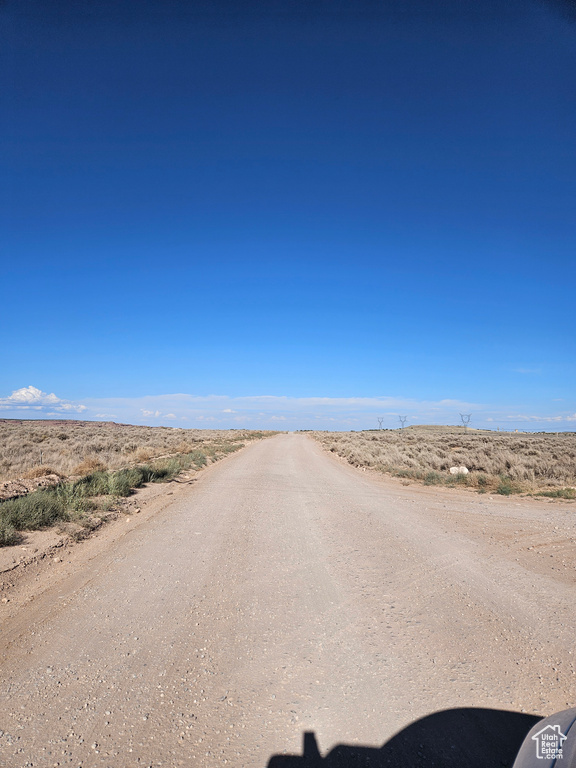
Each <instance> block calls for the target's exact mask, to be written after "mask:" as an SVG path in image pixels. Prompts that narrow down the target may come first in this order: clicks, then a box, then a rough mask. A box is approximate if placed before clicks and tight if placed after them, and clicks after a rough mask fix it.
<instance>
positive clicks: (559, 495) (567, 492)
mask: <svg viewBox="0 0 576 768" xmlns="http://www.w3.org/2000/svg"><path fill="white" fill-rule="evenodd" d="M538 496H549V497H550V498H552V499H576V488H556V489H555V490H553V491H540V493H539V494H538Z"/></svg>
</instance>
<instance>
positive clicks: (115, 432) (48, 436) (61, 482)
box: [0, 421, 275, 546]
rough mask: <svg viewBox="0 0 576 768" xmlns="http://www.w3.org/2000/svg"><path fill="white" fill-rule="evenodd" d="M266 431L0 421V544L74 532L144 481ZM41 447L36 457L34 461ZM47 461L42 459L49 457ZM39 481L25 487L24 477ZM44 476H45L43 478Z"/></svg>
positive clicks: (187, 468) (212, 457)
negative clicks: (34, 534) (37, 533)
mask: <svg viewBox="0 0 576 768" xmlns="http://www.w3.org/2000/svg"><path fill="white" fill-rule="evenodd" d="M271 434H275V433H273V432H258V431H249V430H229V431H224V430H206V431H204V430H181V429H170V428H165V427H135V426H129V425H119V424H112V423H98V422H62V421H60V422H49V421H2V422H0V437H1V441H0V446H1V447H0V466H1V467H2V469H3V477H0V479H2V480H4V483H3V490H4V495H5V496H12V498H6V499H5V500H4V501H0V546H8V545H11V544H15V543H18V542H19V541H20V540H21V538H22V532H24V531H30V530H38V529H41V528H47V527H50V526H53V525H64V526H65V525H67V524H68V525H69V529H70V530H74V531H75V532H76V533H77V534H78V537H79V538H80V537H82V534H83V532H88V531H89V530H91V529H93V528H96V527H98V526H99V525H100V523H101V522H102V519H103V517H104V516H106V514H107V513H109V512H110V511H111V510H114V508H115V507H116V506H117V505H118V502H119V500H120V499H122V498H124V497H127V496H129V495H130V494H132V493H133V491H134V490H135V489H136V488H140V487H141V486H142V485H144V484H145V483H150V482H168V481H170V480H172V479H174V478H175V477H176V476H177V475H179V474H180V473H182V472H191V471H197V470H199V469H202V468H203V467H205V466H207V465H208V464H210V463H212V462H214V461H218V460H219V459H221V458H223V457H224V456H226V455H228V454H229V453H232V452H234V451H237V450H239V449H240V448H243V447H244V445H245V444H246V442H249V441H251V440H258V439H261V438H263V437H266V436H268V435H271ZM40 450H41V451H42V456H41V459H42V463H39V458H40ZM48 462H49V463H48ZM22 476H24V477H25V478H28V480H29V482H31V483H44V481H46V485H45V487H39V488H38V489H37V490H32V491H31V492H28V490H29V488H30V486H29V484H27V482H26V480H24V481H22V482H19V481H18V480H16V478H19V477H22ZM48 481H49V482H48Z"/></svg>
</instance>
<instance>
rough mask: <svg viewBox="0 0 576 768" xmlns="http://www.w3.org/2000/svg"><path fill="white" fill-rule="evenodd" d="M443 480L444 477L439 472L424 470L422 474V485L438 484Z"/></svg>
mask: <svg viewBox="0 0 576 768" xmlns="http://www.w3.org/2000/svg"><path fill="white" fill-rule="evenodd" d="M443 482H444V477H443V476H442V475H441V474H440V473H439V472H426V474H425V475H424V485H440V484H441V483H443Z"/></svg>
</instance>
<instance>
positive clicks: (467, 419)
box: [460, 413, 472, 429]
mask: <svg viewBox="0 0 576 768" xmlns="http://www.w3.org/2000/svg"><path fill="white" fill-rule="evenodd" d="M471 416H472V414H471V413H461V414H460V418H461V419H462V426H463V427H464V429H466V428H467V427H468V424H470V417H471Z"/></svg>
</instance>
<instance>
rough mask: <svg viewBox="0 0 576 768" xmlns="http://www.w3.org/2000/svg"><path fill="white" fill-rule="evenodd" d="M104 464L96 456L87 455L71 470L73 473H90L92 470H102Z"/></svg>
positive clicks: (104, 467) (104, 466)
mask: <svg viewBox="0 0 576 768" xmlns="http://www.w3.org/2000/svg"><path fill="white" fill-rule="evenodd" d="M105 469H107V467H106V464H105V463H104V462H103V461H102V459H99V458H98V457H96V456H87V457H86V458H85V459H84V460H83V461H81V462H80V464H77V465H76V466H75V467H74V469H73V470H72V474H73V475H91V474H92V473H93V472H103V471H104V470H105Z"/></svg>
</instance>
